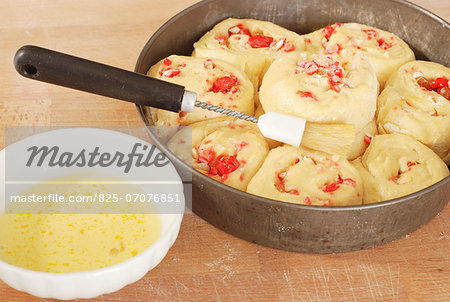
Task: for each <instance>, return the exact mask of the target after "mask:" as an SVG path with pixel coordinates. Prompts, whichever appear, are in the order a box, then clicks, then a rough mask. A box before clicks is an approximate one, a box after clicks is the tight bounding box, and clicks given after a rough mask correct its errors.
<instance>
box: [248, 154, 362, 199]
mask: <svg viewBox="0 0 450 302" xmlns="http://www.w3.org/2000/svg"><path fill="white" fill-rule="evenodd" d="M362 190H363V185H362V181H361V178H360V176H359V173H358V171H357V170H356V169H355V168H353V167H352V165H351V164H350V163H349V162H348V161H347V160H346V159H345V158H343V157H339V156H336V155H333V156H332V155H329V154H327V153H323V152H319V151H312V150H309V149H306V148H302V147H300V148H295V147H292V146H288V145H285V146H281V147H278V148H275V149H272V150H270V152H269V154H268V155H267V158H266V160H265V161H264V163H263V165H262V167H261V168H260V169H259V171H258V172H257V173H256V175H255V176H254V177H253V178H252V180H251V181H250V183H249V185H248V188H247V192H249V193H252V194H255V195H259V196H262V197H266V198H272V199H276V200H282V201H288V202H292V203H300V204H312V205H324V206H343V205H357V204H361V203H362V194H363V191H362Z"/></svg>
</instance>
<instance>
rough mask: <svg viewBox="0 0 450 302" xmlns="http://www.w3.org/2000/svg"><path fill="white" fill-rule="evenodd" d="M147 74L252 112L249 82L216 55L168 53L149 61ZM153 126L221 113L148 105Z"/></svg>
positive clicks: (189, 121)
mask: <svg viewBox="0 0 450 302" xmlns="http://www.w3.org/2000/svg"><path fill="white" fill-rule="evenodd" d="M147 75H148V76H151V77H154V78H158V79H162V80H164V81H168V82H172V83H175V84H178V85H182V86H184V87H185V88H186V90H190V91H193V92H196V93H197V99H198V100H200V101H203V102H206V103H209V104H213V105H219V106H221V107H224V108H229V109H232V110H236V111H239V112H243V113H246V114H253V112H254V103H253V86H252V84H251V82H250V81H249V79H248V78H247V76H246V75H245V73H244V72H243V71H241V70H240V69H238V68H236V67H234V66H232V65H230V64H228V63H226V62H224V61H221V60H218V59H205V58H193V57H185V56H176V55H172V56H170V57H168V58H165V59H164V60H161V61H159V62H158V63H157V64H155V65H153V66H152V67H151V68H150V70H149V71H148V73H147ZM151 113H152V119H153V121H154V123H155V126H176V125H189V124H192V123H194V122H197V121H201V120H204V119H209V118H214V117H219V116H222V115H221V114H219V113H215V112H212V111H208V110H206V109H201V108H195V109H194V111H193V112H192V113H185V112H180V113H175V112H170V111H166V110H162V109H156V108H152V110H151Z"/></svg>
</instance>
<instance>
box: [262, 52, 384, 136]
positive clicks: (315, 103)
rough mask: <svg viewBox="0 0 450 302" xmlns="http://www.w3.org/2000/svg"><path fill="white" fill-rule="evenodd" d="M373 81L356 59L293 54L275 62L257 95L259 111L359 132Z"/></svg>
mask: <svg viewBox="0 0 450 302" xmlns="http://www.w3.org/2000/svg"><path fill="white" fill-rule="evenodd" d="M377 95H378V82H377V79H376V76H375V73H374V71H373V69H372V66H371V65H370V64H369V62H368V61H367V60H366V59H365V58H364V57H363V56H361V55H355V56H354V57H351V58H349V60H347V59H345V60H344V59H339V60H338V61H336V60H334V59H333V58H331V57H330V56H328V57H327V56H322V55H316V54H309V53H299V54H296V55H291V56H284V57H280V58H278V59H277V60H275V61H274V62H273V63H272V65H271V66H270V68H269V70H268V71H267V73H266V74H265V76H264V80H263V83H262V85H261V88H260V91H259V98H260V102H261V104H262V106H263V109H264V111H265V112H269V111H276V112H282V113H286V114H291V115H295V116H299V117H302V118H304V119H306V120H308V121H311V122H321V123H332V124H352V125H354V126H355V131H357V132H358V131H360V130H361V129H362V128H363V127H364V126H365V125H367V124H368V123H369V122H370V121H371V120H372V119H373V117H374V115H375V110H376V99H377Z"/></svg>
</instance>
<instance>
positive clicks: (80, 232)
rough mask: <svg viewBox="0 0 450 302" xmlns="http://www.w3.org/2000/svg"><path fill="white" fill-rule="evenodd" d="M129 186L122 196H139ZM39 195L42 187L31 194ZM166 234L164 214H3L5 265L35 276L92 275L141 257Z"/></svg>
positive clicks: (0, 253)
mask: <svg viewBox="0 0 450 302" xmlns="http://www.w3.org/2000/svg"><path fill="white" fill-rule="evenodd" d="M128 186H129V188H127V185H125V186H122V187H121V189H120V190H121V191H124V192H125V191H130V190H131V191H136V187H135V186H133V185H131V184H130V185H128ZM82 190H83V192H84V193H86V192H87V191H88V193H90V194H92V193H93V192H96V191H97V192H100V191H105V190H108V185H101V186H98V185H94V184H91V185H84V186H83V189H82ZM36 191H38V192H37V193H39V194H42V193H45V192H43V190H42V187H41V189H40V190H37V189H36V188H33V187H32V188H31V189H30V190H27V192H28V193H36ZM44 191H46V190H44ZM83 192H81V191H78V193H79V194H82V193H83ZM106 192H108V191H106ZM52 193H59V194H67V192H58V191H57V192H55V191H52ZM104 193H105V192H104ZM160 233H161V217H160V215H159V214H2V215H0V259H1V260H3V261H5V262H7V263H9V264H12V265H15V266H19V267H23V268H26V269H29V270H34V271H43V272H53V273H70V272H81V271H88V270H94V269H99V268H103V267H107V266H111V265H114V264H117V263H119V262H122V261H125V260H127V259H129V258H131V257H134V256H136V255H137V254H139V253H141V252H143V251H144V250H145V249H147V248H148V247H149V246H150V245H152V244H153V243H154V242H156V240H158V238H159V236H160Z"/></svg>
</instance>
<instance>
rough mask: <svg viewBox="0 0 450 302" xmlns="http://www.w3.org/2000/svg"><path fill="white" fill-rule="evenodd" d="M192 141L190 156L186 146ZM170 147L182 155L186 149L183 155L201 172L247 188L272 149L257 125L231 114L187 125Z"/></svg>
mask: <svg viewBox="0 0 450 302" xmlns="http://www.w3.org/2000/svg"><path fill="white" fill-rule="evenodd" d="M191 140H192V148H191V158H188V157H187V155H188V154H189V153H188V152H186V149H185V148H186V147H185V145H186V142H189V141H191ZM168 148H169V149H170V150H172V152H174V153H175V154H176V155H178V156H180V151H182V152H181V153H182V154H183V155H182V156H181V158H182V159H183V160H184V161H186V162H188V163H192V166H193V168H195V169H197V170H198V171H200V172H202V173H204V174H206V175H208V176H209V177H212V178H214V179H215V180H218V181H221V182H223V183H224V184H226V185H229V186H231V187H234V188H236V189H240V190H244V191H245V190H246V188H247V184H248V182H249V181H250V179H251V178H252V177H253V175H254V174H255V173H256V171H257V170H258V169H259V167H260V166H261V165H262V163H263V161H264V158H265V157H266V155H267V152H268V150H269V148H268V146H267V142H266V140H265V139H264V137H263V136H262V134H261V133H260V132H259V129H258V128H257V127H256V125H255V124H253V123H251V122H246V121H243V120H238V119H231V118H228V117H222V118H216V119H212V120H208V121H203V122H198V123H194V124H192V125H191V126H190V127H183V129H181V130H180V131H179V132H177V133H176V134H175V136H173V137H172V139H171V140H170V141H169V143H168ZM187 148H189V146H188V147H187Z"/></svg>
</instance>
